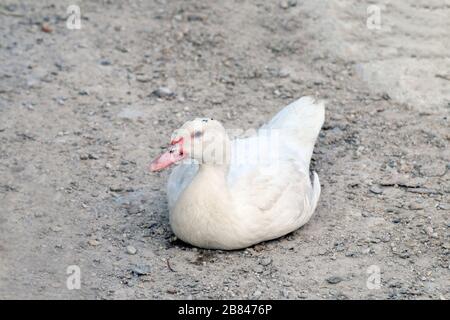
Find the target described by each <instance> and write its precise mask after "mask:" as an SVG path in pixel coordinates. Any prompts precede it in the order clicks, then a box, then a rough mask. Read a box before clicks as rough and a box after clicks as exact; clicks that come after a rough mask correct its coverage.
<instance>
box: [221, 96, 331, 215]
mask: <svg viewBox="0 0 450 320" xmlns="http://www.w3.org/2000/svg"><path fill="white" fill-rule="evenodd" d="M323 122H324V105H323V103H321V102H319V103H317V102H316V101H315V100H314V99H313V98H311V97H303V98H301V99H299V100H297V101H295V102H293V103H291V104H290V105H288V106H287V107H285V108H284V109H282V110H281V111H280V112H279V113H278V114H277V115H276V116H275V117H274V118H273V119H272V120H271V121H270V122H269V123H267V124H266V125H264V126H263V127H261V129H260V130H259V131H258V133H257V134H256V135H255V136H253V137H250V138H246V139H237V140H235V141H233V145H232V161H231V165H230V169H229V174H228V185H229V187H230V189H232V190H234V191H235V192H234V194H235V195H236V197H238V198H240V199H241V200H242V201H245V202H247V203H248V204H250V205H253V206H257V207H258V208H260V209H261V210H263V211H267V210H270V208H272V207H273V206H274V205H275V204H276V203H277V201H278V200H279V199H281V198H282V197H283V196H285V197H292V195H293V194H295V193H293V192H287V191H288V190H290V189H293V190H297V191H298V195H297V199H298V198H301V197H298V196H299V195H304V197H302V199H303V198H304V199H306V200H305V201H307V202H308V203H309V205H308V206H309V207H311V208H315V204H316V203H317V200H318V196H319V194H320V184H319V183H318V177H317V175H316V174H314V176H315V178H314V185H313V186H312V185H311V181H310V178H309V163H310V160H311V156H312V151H313V148H314V144H315V141H316V139H317V136H318V134H319V131H320V128H321V127H322V124H323ZM285 194H289V195H285ZM296 201H297V200H296V199H286V203H289V202H292V203H294V206H297V207H298V204H295V202H296ZM301 201H303V200H301ZM313 210H314V209H313Z"/></svg>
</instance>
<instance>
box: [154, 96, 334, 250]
mask: <svg viewBox="0 0 450 320" xmlns="http://www.w3.org/2000/svg"><path fill="white" fill-rule="evenodd" d="M324 117H325V107H324V103H323V102H316V101H315V100H314V99H313V98H311V97H302V98H300V99H299V100H297V101H295V102H293V103H291V104H289V105H288V106H286V107H285V108H283V109H282V110H281V111H280V112H279V113H278V114H276V115H275V117H274V118H273V119H272V120H271V121H270V122H268V123H267V124H265V125H263V126H262V127H261V128H260V129H259V130H257V131H256V132H255V134H254V135H252V136H250V137H248V138H245V139H234V140H231V139H230V137H229V135H228V134H227V132H226V130H225V129H224V127H223V126H222V125H221V124H220V122H219V121H217V120H213V119H208V118H197V119H195V120H193V121H188V122H186V123H185V124H184V125H183V126H182V127H181V128H180V129H178V130H176V131H175V132H174V134H173V136H172V140H171V143H170V147H169V148H168V150H167V151H166V152H164V153H163V154H162V155H160V156H159V157H157V158H156V159H155V160H153V162H152V163H151V165H150V170H151V171H159V170H162V169H164V168H167V167H169V166H170V165H171V164H174V163H178V162H180V165H179V166H177V167H175V168H174V170H173V172H172V173H171V175H170V177H169V180H168V187H167V197H168V203H169V221H170V225H171V227H172V230H173V232H174V233H175V235H176V236H177V237H178V238H179V239H181V240H183V241H185V242H187V243H190V244H192V245H194V246H198V247H201V248H208V249H223V250H233V249H241V248H245V247H248V246H251V245H253V244H256V243H259V242H262V241H266V240H271V239H275V238H278V237H281V236H283V235H286V234H288V233H290V232H292V231H294V230H296V229H298V228H300V227H301V226H303V225H304V224H305V223H307V222H308V220H309V219H310V218H311V216H312V214H313V213H314V210H315V209H316V206H317V202H318V200H319V195H320V183H319V177H318V176H317V173H315V172H314V173H313V183H311V179H310V172H309V164H310V160H311V156H312V153H313V148H314V145H315V142H316V139H317V136H318V134H319V131H320V129H321V127H322V125H323V122H324Z"/></svg>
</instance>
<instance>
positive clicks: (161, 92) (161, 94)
mask: <svg viewBox="0 0 450 320" xmlns="http://www.w3.org/2000/svg"><path fill="white" fill-rule="evenodd" d="M152 93H153V94H154V95H155V96H157V97H158V98H172V97H174V96H175V93H174V92H173V91H172V90H170V89H169V88H167V87H159V88H158V89H156V90H155V91H153V92H152Z"/></svg>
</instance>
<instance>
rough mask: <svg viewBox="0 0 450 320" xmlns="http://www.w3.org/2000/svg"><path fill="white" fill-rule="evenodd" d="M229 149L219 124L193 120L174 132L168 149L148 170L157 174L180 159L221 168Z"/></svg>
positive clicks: (209, 120)
mask: <svg viewBox="0 0 450 320" xmlns="http://www.w3.org/2000/svg"><path fill="white" fill-rule="evenodd" d="M229 145H230V140H229V138H228V135H227V133H226V131H225V128H224V127H223V126H222V124H221V123H220V122H219V121H217V120H213V119H209V118H197V119H195V120H192V121H188V122H186V123H185V124H184V125H183V126H182V127H181V128H179V129H177V130H175V131H174V133H173V134H172V138H171V140H170V146H169V148H168V149H167V150H166V151H165V152H164V153H163V154H161V155H160V156H158V157H157V158H156V159H154V160H153V161H152V163H151V164H150V170H151V171H159V170H162V169H165V168H167V167H169V166H170V165H172V164H174V163H176V162H179V161H181V160H184V159H191V160H196V161H197V162H198V163H199V164H212V165H224V164H227V163H228V160H229Z"/></svg>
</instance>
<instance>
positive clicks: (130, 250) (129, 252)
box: [127, 246, 137, 255]
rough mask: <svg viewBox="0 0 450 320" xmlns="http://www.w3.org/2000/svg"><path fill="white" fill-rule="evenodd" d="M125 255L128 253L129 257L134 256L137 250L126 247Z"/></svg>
mask: <svg viewBox="0 0 450 320" xmlns="http://www.w3.org/2000/svg"><path fill="white" fill-rule="evenodd" d="M127 253H128V254H131V255H134V254H136V253H137V250H136V248H135V247H133V246H127Z"/></svg>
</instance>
